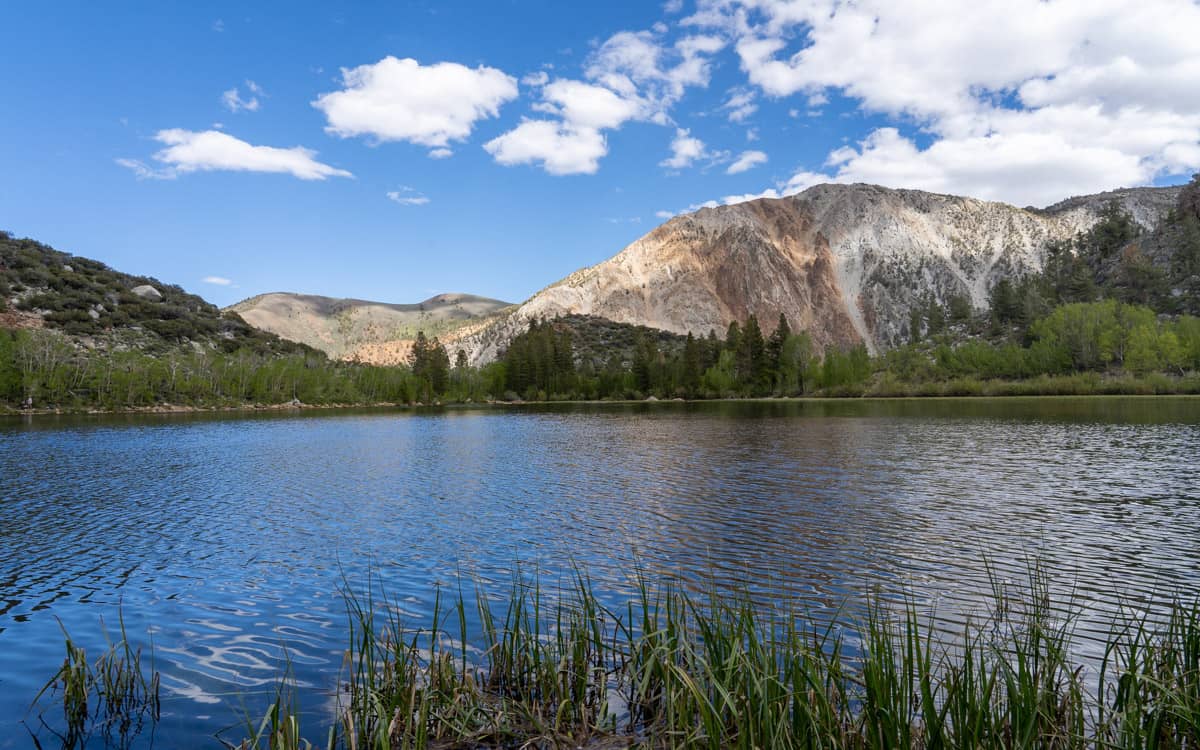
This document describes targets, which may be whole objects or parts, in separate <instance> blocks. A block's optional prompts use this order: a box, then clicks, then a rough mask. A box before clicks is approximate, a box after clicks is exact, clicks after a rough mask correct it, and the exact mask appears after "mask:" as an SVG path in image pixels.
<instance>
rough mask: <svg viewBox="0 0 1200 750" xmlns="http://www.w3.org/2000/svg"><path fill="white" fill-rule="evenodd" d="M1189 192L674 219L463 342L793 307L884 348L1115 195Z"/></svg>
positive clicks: (1163, 201) (748, 208) (830, 192)
mask: <svg viewBox="0 0 1200 750" xmlns="http://www.w3.org/2000/svg"><path fill="white" fill-rule="evenodd" d="M1177 196H1178V188H1144V189H1135V190H1124V191H1117V192H1114V193H1109V194H1104V195H1100V196H1091V197H1085V198H1076V199H1071V200H1070V201H1064V202H1063V203H1062V204H1058V205H1056V206H1054V207H1052V208H1050V209H1046V210H1032V209H1020V208H1015V207H1013V206H1009V205H1007V204H1003V203H991V202H986V201H979V200H975V199H972V198H960V197H956V196H949V195H936V194H933V193H925V192H921V191H915V190H890V189H887V188H881V187H877V186H873V185H818V186H816V187H813V188H810V189H809V190H806V191H805V192H803V193H800V194H799V195H796V196H792V197H789V198H782V199H761V200H755V201H748V202H746V203H740V204H737V205H734V206H723V207H720V208H706V209H702V210H700V211H697V212H696V213H693V214H688V215H685V216H679V217H676V218H674V219H671V220H670V221H668V222H667V223H665V224H663V225H662V226H660V227H658V228H656V229H654V230H653V231H651V232H650V233H649V234H647V235H646V236H645V237H642V238H641V239H639V240H637V241H636V242H634V243H633V244H631V245H630V246H629V247H627V248H625V249H624V250H622V251H621V252H620V253H618V254H617V255H616V256H614V257H613V258H611V259H609V260H607V261H605V262H603V263H600V264H599V265H596V266H592V267H591V268H585V269H583V270H581V271H577V272H575V273H573V274H571V275H570V276H568V277H567V278H565V279H563V280H562V281H560V282H558V283H556V284H552V285H551V286H549V287H547V288H545V289H543V290H542V291H541V292H538V293H537V294H535V295H534V296H533V297H531V298H530V299H529V300H528V301H526V302H525V303H524V304H522V305H520V306H519V307H517V308H515V309H513V310H508V311H505V312H503V313H500V314H498V315H496V316H494V317H493V318H491V319H490V320H488V321H486V322H484V323H482V324H480V325H479V326H478V327H477V329H476V330H471V331H465V330H464V331H463V332H462V333H461V334H460V335H452V337H451V338H452V339H453V343H454V346H455V347H458V346H461V347H463V348H464V349H466V351H467V352H468V354H469V355H470V357H471V360H472V361H473V362H485V361H488V360H490V359H492V358H494V357H495V356H497V354H498V353H499V352H500V351H501V350H502V349H503V348H504V346H505V345H506V344H507V342H508V341H509V340H510V339H511V338H512V337H513V336H514V335H516V334H517V333H519V332H520V331H521V330H524V329H525V328H526V327H527V326H528V324H529V321H531V320H533V319H536V318H546V319H550V318H554V317H555V316H558V315H570V314H582V315H595V316H600V317H603V318H608V319H609V320H613V321H616V322H619V323H630V324H635V325H644V326H650V327H652V328H661V329H664V330H668V331H672V332H675V333H680V334H684V333H689V332H690V333H693V334H696V335H706V334H707V333H708V331H709V330H715V331H717V332H718V334H720V333H722V332H723V331H724V330H725V328H727V327H728V325H729V323H730V322H731V321H735V320H736V321H738V322H744V321H745V320H746V318H747V317H749V316H750V315H755V316H757V317H758V320H759V324H760V326H762V327H763V329H764V330H765V331H767V332H770V331H771V330H773V329H774V327H775V325H776V323H777V321H778V318H779V315H780V313H783V314H784V315H785V316H786V317H787V318H788V322H789V324H790V325H791V327H792V328H793V329H803V330H806V331H808V332H809V334H810V335H811V336H812V337H813V340H814V342H815V343H816V344H817V345H818V346H820V347H828V346H847V345H853V344H857V343H860V342H861V343H865V344H866V345H867V346H868V347H869V348H870V349H871V350H873V351H879V350H882V349H886V348H888V347H890V346H893V345H895V344H898V343H900V342H902V341H903V340H905V337H906V335H907V328H908V323H909V313H910V310H911V309H912V307H913V306H915V305H923V304H926V303H927V301H928V300H929V299H930V298H932V299H934V300H937V301H938V302H940V303H942V304H947V303H948V302H949V300H950V299H952V298H954V297H963V298H965V299H967V300H969V301H970V302H971V304H972V305H973V306H975V307H977V308H982V307H984V306H986V304H987V299H988V294H989V291H990V289H991V287H992V286H993V285H994V284H995V282H996V281H997V280H999V279H1000V278H1001V277H1004V276H1014V275H1020V274H1024V273H1028V272H1031V271H1036V270H1039V269H1040V268H1041V266H1042V262H1043V260H1044V252H1045V247H1046V245H1047V243H1049V242H1050V241H1052V240H1062V239H1067V238H1070V237H1072V236H1074V235H1075V234H1076V233H1077V232H1079V231H1081V230H1083V229H1086V228H1088V227H1090V226H1092V224H1094V223H1095V221H1096V219H1097V215H1098V211H1099V209H1100V208H1101V207H1102V206H1103V205H1105V204H1106V203H1107V202H1108V201H1109V200H1113V199H1116V200H1118V201H1120V202H1121V203H1122V205H1123V206H1124V207H1125V208H1126V210H1129V211H1130V212H1131V213H1132V214H1133V215H1134V216H1135V218H1136V219H1138V220H1139V221H1142V222H1143V223H1145V222H1151V221H1153V220H1155V219H1156V217H1158V216H1160V215H1161V214H1162V213H1163V211H1164V210H1165V207H1167V206H1169V205H1173V204H1174V202H1175V199H1176V197H1177ZM1160 209H1162V210H1160Z"/></svg>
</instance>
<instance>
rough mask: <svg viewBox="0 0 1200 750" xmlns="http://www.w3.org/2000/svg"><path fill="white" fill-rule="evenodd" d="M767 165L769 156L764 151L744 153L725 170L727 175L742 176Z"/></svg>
mask: <svg viewBox="0 0 1200 750" xmlns="http://www.w3.org/2000/svg"><path fill="white" fill-rule="evenodd" d="M766 163H767V155H766V154H765V153H763V152H762V151H743V152H742V153H741V154H740V155H739V156H738V158H737V159H735V160H734V162H733V164H730V165H729V168H728V169H726V170H725V174H741V173H742V172H748V171H749V170H751V169H754V168H755V167H757V166H759V165H760V164H766Z"/></svg>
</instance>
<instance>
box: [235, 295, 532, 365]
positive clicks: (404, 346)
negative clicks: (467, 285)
mask: <svg viewBox="0 0 1200 750" xmlns="http://www.w3.org/2000/svg"><path fill="white" fill-rule="evenodd" d="M508 306H509V303H507V302H501V301H500V300H494V299H488V298H486V297H476V296H473V295H469V294H439V295H437V296H436V297H430V298H429V299H427V300H425V301H424V302H420V303H417V304H412V305H399V304H387V303H384V302H370V301H367V300H359V299H335V298H332V297H321V296H317V295H311V294H290V293H286V292H275V293H271V294H261V295H259V296H257V297H251V298H250V299H247V300H244V301H242V302H238V303H237V304H235V305H232V306H230V307H229V308H226V309H227V310H229V311H231V312H235V313H237V314H238V315H240V316H241V317H242V318H243V319H245V320H246V322H247V323H249V324H250V325H252V326H254V327H256V328H259V329H261V330H264V331H270V332H271V333H274V334H276V335H278V336H280V337H282V338H285V339H288V340H289V341H297V342H300V343H303V344H307V345H308V346H311V347H313V348H315V349H320V350H322V351H324V352H325V353H326V354H328V355H329V356H331V357H334V358H338V359H356V360H359V361H363V362H369V363H373V364H395V363H396V362H400V361H403V360H404V358H405V356H406V355H407V353H408V350H409V349H410V348H411V342H412V340H413V339H414V338H416V335H417V332H418V331H424V332H425V334H426V335H427V336H442V335H445V334H447V333H449V332H451V331H454V330H457V329H459V328H461V327H462V326H464V325H467V324H469V323H471V322H472V321H476V320H479V319H480V318H482V317H485V316H487V315H491V314H493V313H495V312H497V311H499V310H501V309H503V308H505V307H508Z"/></svg>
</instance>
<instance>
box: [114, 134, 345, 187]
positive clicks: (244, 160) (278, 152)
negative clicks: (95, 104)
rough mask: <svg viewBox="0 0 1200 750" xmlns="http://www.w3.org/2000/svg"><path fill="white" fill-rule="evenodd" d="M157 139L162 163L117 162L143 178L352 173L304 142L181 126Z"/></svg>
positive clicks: (307, 176) (304, 176)
mask: <svg viewBox="0 0 1200 750" xmlns="http://www.w3.org/2000/svg"><path fill="white" fill-rule="evenodd" d="M154 139H155V140H156V141H158V142H159V143H162V144H164V145H166V148H164V149H162V150H161V151H158V152H157V153H155V154H154V157H153V158H154V160H155V161H156V162H158V163H159V164H161V165H162V166H160V167H154V166H149V165H147V164H145V163H144V162H141V161H138V160H136V159H117V163H118V164H120V165H121V166H123V167H126V168H128V169H131V170H133V172H134V173H135V174H136V175H137V176H138V177H139V178H143V179H174V178H176V177H178V176H179V175H183V174H188V173H190V172H214V171H232V172H272V173H279V174H290V175H292V176H293V177H298V178H300V179H302V180H324V179H325V178H326V177H353V175H351V174H350V173H349V172H347V171H346V170H344V169H337V168H335V167H331V166H329V165H328V164H323V163H321V162H319V161H317V160H316V159H315V158H314V157H315V156H316V153H317V152H316V151H313V150H311V149H307V148H303V147H301V146H294V147H292V148H275V147H273V146H254V145H251V144H249V143H246V142H245V141H243V140H239V139H237V138H234V137H233V136H231V135H228V134H226V133H222V132H220V131H217V130H205V131H203V132H194V131H190V130H183V129H181V128H172V129H170V130H160V131H159V132H158V134H157V135H155V136H154Z"/></svg>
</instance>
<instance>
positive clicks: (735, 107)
mask: <svg viewBox="0 0 1200 750" xmlns="http://www.w3.org/2000/svg"><path fill="white" fill-rule="evenodd" d="M754 99H755V93H754V91H753V90H752V89H742V88H739V89H733V90H732V91H730V92H729V98H728V99H726V100H725V103H724V104H722V105H721V109H723V110H726V111H728V113H729V114H728V115H727V116H728V117H729V121H730V122H744V121H745V120H746V118H748V117H750V115H752V114H754V113H755V112H757V111H758V105H757V104H755V102H754Z"/></svg>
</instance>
